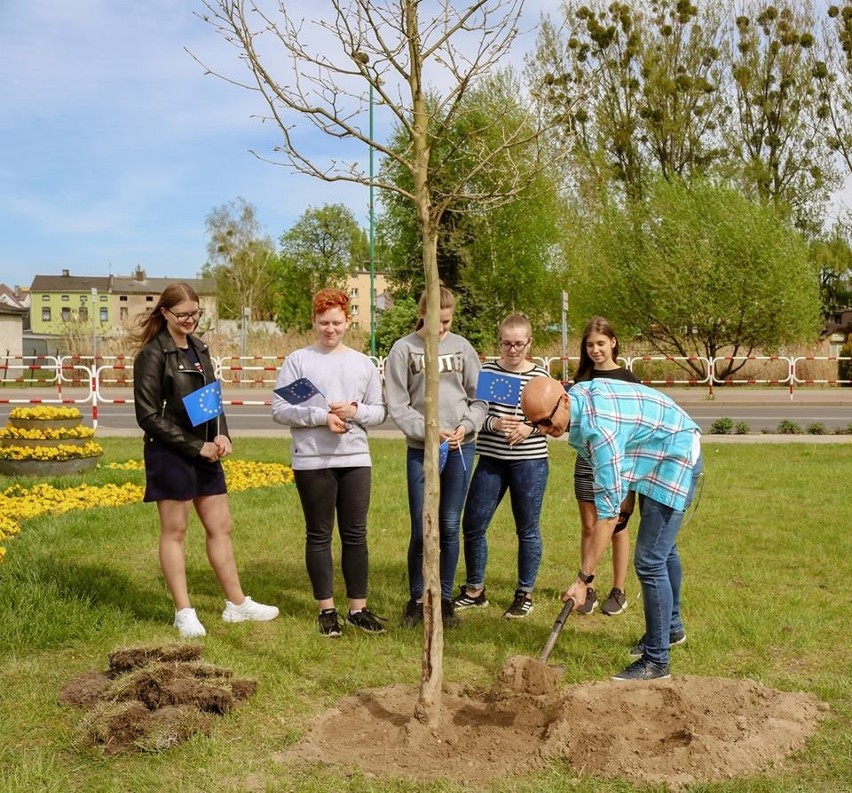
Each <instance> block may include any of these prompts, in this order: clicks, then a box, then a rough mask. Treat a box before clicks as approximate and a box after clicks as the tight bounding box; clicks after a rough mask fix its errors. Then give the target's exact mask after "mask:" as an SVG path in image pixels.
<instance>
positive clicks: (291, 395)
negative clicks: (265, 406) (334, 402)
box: [275, 377, 322, 405]
mask: <svg viewBox="0 0 852 793" xmlns="http://www.w3.org/2000/svg"><path fill="white" fill-rule="evenodd" d="M275 393H276V394H278V396H280V397H281V398H282V399H284V400H286V401H287V402H289V403H290V404H291V405H301V404H302V402H307V401H308V400H309V399H310V398H311V397H315V396H317V395H319V396H322V391H320V390H319V389H318V388H317V387H316V386H315V385H314V384H313V383H312V382H311V381H310V380H308V378H307V377H300V378H299V379H298V380H294V381H293V382H292V383H289V384H288V385H285V386H281V388H276V389H275Z"/></svg>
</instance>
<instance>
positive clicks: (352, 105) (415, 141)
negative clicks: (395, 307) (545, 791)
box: [203, 0, 549, 725]
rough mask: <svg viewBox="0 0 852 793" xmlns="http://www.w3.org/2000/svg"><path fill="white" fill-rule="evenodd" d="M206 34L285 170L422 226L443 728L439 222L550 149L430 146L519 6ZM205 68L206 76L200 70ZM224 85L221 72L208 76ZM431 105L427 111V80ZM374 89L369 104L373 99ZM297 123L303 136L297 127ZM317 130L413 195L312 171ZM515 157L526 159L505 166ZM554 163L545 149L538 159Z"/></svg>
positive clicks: (427, 707) (229, 17)
mask: <svg viewBox="0 0 852 793" xmlns="http://www.w3.org/2000/svg"><path fill="white" fill-rule="evenodd" d="M203 3H204V5H205V7H206V8H207V10H208V12H209V14H207V15H205V17H204V18H205V20H206V21H208V22H209V23H210V24H212V25H213V26H214V27H215V28H216V29H217V30H218V31H219V32H220V33H221V34H222V36H223V38H224V40H225V41H226V42H228V43H229V44H231V45H232V46H234V47H235V48H236V51H237V55H238V59H239V62H240V63H241V64H243V65H244V66H245V67H247V68H248V70H249V76H248V79H242V78H240V77H236V76H233V75H221V74H220V76H223V77H224V78H225V79H228V80H229V81H230V82H232V83H234V84H238V85H242V86H243V87H244V88H246V89H248V90H251V91H255V92H257V93H258V94H259V95H260V97H261V98H262V99H263V101H264V102H265V103H266V106H267V107H268V109H269V114H270V116H269V119H268V120H271V121H273V122H274V123H275V124H276V125H277V126H278V129H279V130H280V132H281V135H282V143H281V148H280V150H281V151H282V152H283V154H284V157H285V158H286V159H285V163H286V164H288V165H289V166H290V167H292V168H295V169H296V170H298V171H301V172H302V173H306V174H309V175H311V176H314V177H316V178H319V179H324V180H326V181H332V182H333V181H354V182H357V183H360V184H369V183H370V182H371V181H372V182H373V186H374V187H376V188H378V189H380V190H389V191H393V192H397V193H400V194H402V195H404V196H406V198H407V199H408V200H409V201H410V202H411V206H412V209H413V211H414V212H415V213H416V216H417V218H418V222H419V226H420V232H421V240H422V255H423V271H424V276H425V283H426V294H427V308H426V317H425V329H426V365H425V370H426V381H427V389H426V407H425V426H426V438H425V459H424V472H425V480H426V485H425V499H424V510H423V527H424V553H423V557H424V558H423V567H424V648H423V665H422V675H421V685H420V696H419V698H418V702H417V706H416V708H415V717H416V718H417V719H418V720H420V721H422V722H425V723H428V724H430V725H437V723H438V721H439V717H440V704H441V682H442V680H443V627H442V624H441V620H440V581H439V575H438V503H439V489H438V486H439V472H438V440H439V432H438V423H437V394H438V382H439V378H438V360H437V349H438V331H439V324H440V323H439V319H440V318H439V312H440V309H439V305H440V296H439V287H440V285H439V279H438V268H437V239H438V231H439V228H440V224H441V219H442V217H443V216H444V214H445V212H447V210H448V209H449V208H450V207H452V206H453V205H455V204H457V203H462V204H469V205H475V204H477V203H479V204H482V205H485V204H489V203H490V204H495V203H497V202H499V201H501V200H506V199H507V198H509V197H511V196H514V195H517V194H518V193H519V192H520V191H521V190H522V189H523V187H524V186H525V185H526V184H527V183H528V181H529V179H530V178H531V176H532V175H533V174H535V173H536V171H537V170H540V169H542V168H545V167H547V163H546V162H544V160H543V155H544V153H545V150H543V149H542V150H541V151H539V150H537V148H536V146H535V145H534V143H535V141H536V140H537V139H538V138H539V136H540V133H541V130H540V129H539V128H538V127H537V125H536V123H535V116H534V115H533V114H530V116H529V123H528V124H525V125H521V126H517V125H515V124H512V125H511V126H510V127H508V128H505V129H504V134H503V135H501V136H498V137H497V143H496V145H490V144H488V143H487V141H491V140H493V137H492V136H490V135H488V134H486V133H487V132H488V131H489V130H492V129H494V128H498V129H500V128H504V126H505V125H504V122H505V117H504V114H503V113H500V112H498V113H497V114H496V115H494V116H491V117H489V118H487V119H482V120H480V121H479V122H476V123H472V124H471V127H470V130H469V135H470V137H471V139H476V138H480V139H481V140H482V141H483V145H482V146H481V147H480V149H479V151H478V157H477V158H476V160H475V161H474V162H472V163H471V164H470V166H469V167H467V168H456V167H455V166H456V162H455V158H454V155H455V149H453V148H448V149H446V150H441V149H440V147H438V146H436V144H437V142H438V141H440V140H441V139H442V137H443V133H444V130H445V129H446V127H447V126H448V125H449V124H451V123H454V122H455V120H456V118H457V117H458V116H460V115H463V114H464V103H463V100H464V97H465V95H466V94H467V92H468V91H469V90H470V88H471V87H472V86H474V85H476V83H477V81H478V80H479V79H481V78H482V77H483V76H484V75H486V74H488V73H489V72H490V71H491V70H493V69H494V67H495V66H496V65H497V64H498V63H499V61H500V60H501V58H503V57H504V56H505V55H506V52H507V50H508V49H509V47H510V46H511V44H512V42H513V40H514V39H515V37H516V35H517V30H518V18H519V14H520V12H521V10H522V7H523V2H522V0H475V1H474V0H468V2H466V3H450V2H441V3H437V4H434V5H432V4H430V5H429V6H428V7H429V9H430V11H431V16H430V17H427V18H423V17H421V11H422V10H423V9H424V5H425V4H424V3H422V2H420V0H395V1H394V2H391V0H328V2H326V3H324V4H318V5H317V6H316V8H315V14H316V20H315V21H314V22H313V23H312V24H311V25H310V32H311V33H312V34H314V35H311V36H308V34H307V31H306V30H305V29H304V24H303V23H302V22H300V21H299V20H297V19H294V18H293V17H292V15H291V14H290V13H289V12H288V10H287V6H286V5H285V4H284V3H280V4H279V5H278V10H277V13H276V14H274V15H273V14H270V13H268V12H267V11H266V10H265V5H264V4H261V3H259V2H257V3H256V2H251V0H203ZM205 68H207V67H206V66H205ZM208 70H209V71H211V72H212V73H214V74H218V73H219V72H217V71H216V70H215V69H208ZM427 77H429V78H430V79H431V80H432V81H433V82H434V84H435V85H436V86H438V85H440V86H442V88H440V89H439V88H436V89H435V91H436V95H437V96H439V101H438V102H437V103H435V104H434V105H431V106H430V103H429V102H428V101H427V88H426V79H427ZM368 88H369V94H368V93H367V90H366V89H368ZM368 96H369V97H370V98H372V97H373V96H376V97H378V100H379V102H380V104H381V107H382V108H383V110H384V111H385V112H386V113H389V114H391V115H393V117H394V119H395V121H396V123H398V124H399V125H400V126H401V127H402V128H403V129H404V130H405V134H406V135H407V139H408V144H409V145H408V146H407V147H406V148H405V149H403V150H402V151H399V150H397V149H395V148H391V147H389V146H387V145H385V144H383V143H382V142H381V141H379V140H376V139H375V138H373V137H372V136H371V134H370V132H369V131H365V129H364V127H363V123H364V122H365V121H366V120H367V118H368V116H367V114H366V112H365V109H366V104H367V101H368ZM299 122H301V124H300V123H299ZM305 126H308V127H311V126H312V127H313V128H314V130H318V131H320V132H322V133H323V134H327V135H329V136H331V137H333V138H335V139H337V140H338V141H342V142H343V143H345V142H346V141H349V140H356V141H360V142H361V143H362V144H367V145H369V146H372V147H373V148H374V149H375V150H376V151H377V152H379V153H380V154H381V155H382V156H384V157H386V158H389V159H392V160H394V161H396V162H398V163H399V165H400V167H401V168H403V169H405V170H408V171H409V172H410V174H411V177H412V178H411V184H410V187H404V186H402V185H399V184H397V183H393V182H388V181H386V180H383V179H381V178H378V179H375V180H370V177H369V175H368V174H365V173H364V168H363V166H362V165H361V164H359V163H358V162H357V161H346V160H345V159H344V158H345V156H346V154H345V151H346V149H345V146H342V145H341V146H338V150H339V151H341V155H340V156H339V157H335V158H332V159H322V160H320V159H319V158H317V157H316V156H315V155H313V154H312V151H313V150H312V149H309V148H308V147H307V146H306V145H305V143H304V139H303V138H302V137H301V136H300V133H302V132H304V128H305ZM521 149H522V150H523V151H524V153H525V154H526V157H525V158H524V159H523V160H520V159H513V158H512V157H506V156H505V155H506V153H507V152H514V151H518V150H521ZM546 151H547V153H548V154H549V150H546ZM444 174H448V175H450V177H449V178H445V177H444V176H443V175H444Z"/></svg>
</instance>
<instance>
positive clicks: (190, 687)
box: [59, 644, 257, 755]
mask: <svg viewBox="0 0 852 793" xmlns="http://www.w3.org/2000/svg"><path fill="white" fill-rule="evenodd" d="M201 653H202V648H201V647H200V646H199V645H194V644H193V645H190V644H179V645H167V646H164V647H124V648H120V649H118V650H115V651H114V652H112V653H110V654H109V670H108V671H106V672H87V673H85V674H83V675H80V676H79V677H76V678H74V679H73V680H70V681H68V682H67V683H66V684H65V686H63V688H62V691H60V693H59V701H60V702H62V703H64V704H66V705H74V706H76V707H79V708H85V709H86V710H87V711H88V714H87V715H86V717H85V718H84V719H83V721H82V724H81V725H80V728H79V731H78V738H77V744H78V745H79V746H82V747H96V748H98V749H100V750H102V751H103V752H104V754H107V755H113V754H118V753H121V752H126V751H137V752H146V751H150V752H160V751H163V750H164V749H168V748H170V747H172V746H175V745H177V744H179V743H181V742H182V741H185V740H186V739H187V738H189V737H190V736H191V735H193V734H194V733H197V732H207V731H208V730H209V728H210V724H211V721H210V716H211V714H222V713H227V712H228V711H229V710H230V709H231V707H233V705H234V704H236V703H237V702H239V701H241V700H244V699H247V698H248V697H250V696H251V695H252V694H253V693H254V690H255V688H256V687H257V682H256V681H254V680H248V679H242V678H235V677H234V676H233V672H231V670H230V669H225V668H224V667H220V666H213V665H212V664H208V663H205V662H204V661H202V660H201Z"/></svg>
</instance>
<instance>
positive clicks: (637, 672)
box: [611, 658, 672, 681]
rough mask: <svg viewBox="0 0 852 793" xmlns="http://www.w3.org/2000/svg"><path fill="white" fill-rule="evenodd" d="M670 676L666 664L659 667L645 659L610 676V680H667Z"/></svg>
mask: <svg viewBox="0 0 852 793" xmlns="http://www.w3.org/2000/svg"><path fill="white" fill-rule="evenodd" d="M671 676H672V673H671V670H670V669H669V666H668V664H666V665H665V666H660V664H655V663H654V662H653V661H649V660H648V659H647V658H640V659H639V660H638V661H634V662H633V663H632V664H630V666H628V667H627V669H625V670H624V671H623V672H619V673H618V674H617V675H613V676H612V678H611V679H612V680H617V681H622V680H667V679H668V678H670V677H671Z"/></svg>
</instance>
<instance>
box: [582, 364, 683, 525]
mask: <svg viewBox="0 0 852 793" xmlns="http://www.w3.org/2000/svg"><path fill="white" fill-rule="evenodd" d="M570 397H571V425H570V427H569V429H568V442H569V443H570V444H571V445H572V446H573V447H574V448H575V449H576V450H577V452H578V453H579V454H580V455H581V456H582V457H584V458H585V459H587V460H588V461H589V462H590V463H591V465H592V469H593V470H594V475H595V508H596V509H597V513H598V517H599V518H614V517H616V516H617V515H618V511H619V506H620V505H621V502H622V501H623V500H624V497H625V496H626V495H627V492H626V491H627V490H635V491H636V492H637V493H642V494H644V495H646V496H648V497H650V498H653V499H654V500H655V501H659V502H661V503H662V504H665V505H666V506H669V507H673V508H675V509H679V510H682V509H684V507H685V505H686V496H687V494H688V492H689V486H690V483H691V479H692V468H693V466H694V465H695V462H696V458H697V454H696V445H697V443H696V442H697V438H698V434H699V433H700V430H699V428H698V425H697V424H696V423H695V422H694V421H693V420H692V419H691V418H690V417H689V416H688V415H687V414H686V413H685V412H684V411H683V410H681V409H680V408H679V407H678V406H677V405H676V404H675V403H674V402H673V401H672V400H671V399H669V397H667V396H665V395H664V394H661V393H660V392H659V391H656V390H654V389H652V388H648V387H647V386H643V385H638V384H636V383H624V382H620V381H617V380H606V379H596V380H587V381H585V382H581V383H577V384H576V385H574V386H573V387H572V388H571V391H570Z"/></svg>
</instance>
